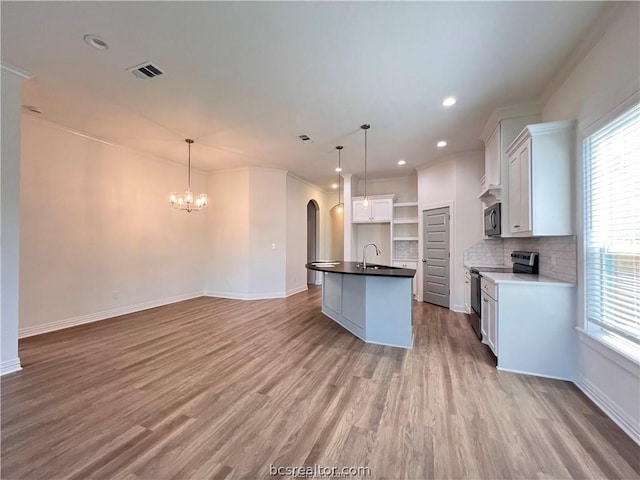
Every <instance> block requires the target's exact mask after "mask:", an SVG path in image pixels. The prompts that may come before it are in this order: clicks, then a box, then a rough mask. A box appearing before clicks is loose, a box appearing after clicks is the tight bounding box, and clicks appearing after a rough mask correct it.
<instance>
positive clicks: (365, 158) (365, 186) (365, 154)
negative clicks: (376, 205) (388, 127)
mask: <svg viewBox="0 0 640 480" xmlns="http://www.w3.org/2000/svg"><path fill="white" fill-rule="evenodd" d="M367 130H368V129H367V128H365V129H364V198H367Z"/></svg>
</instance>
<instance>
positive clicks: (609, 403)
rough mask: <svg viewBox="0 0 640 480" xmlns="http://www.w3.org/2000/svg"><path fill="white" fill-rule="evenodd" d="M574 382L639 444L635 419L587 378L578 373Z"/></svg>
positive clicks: (639, 427) (639, 429)
mask: <svg viewBox="0 0 640 480" xmlns="http://www.w3.org/2000/svg"><path fill="white" fill-rule="evenodd" d="M574 383H575V384H576V386H577V387H578V388H579V389H580V390H582V392H583V393H584V394H585V395H586V396H587V397H589V399H590V400H591V401H592V402H593V403H595V404H596V405H597V406H598V407H600V409H601V410H602V411H603V412H604V413H606V414H607V416H608V417H609V418H610V419H611V420H613V421H614V422H615V424H616V425H618V426H619V427H620V428H621V429H622V430H623V431H624V432H625V433H626V434H627V435H629V436H630V437H631V439H632V440H633V441H634V442H636V443H637V444H638V445H640V426H639V425H638V422H637V421H635V419H633V418H631V417H630V416H629V414H628V413H627V412H625V411H624V410H622V409H621V408H620V407H619V406H618V404H616V403H615V402H614V401H613V400H611V398H609V396H608V395H607V394H606V393H604V392H603V391H602V390H600V389H599V388H598V387H596V386H595V385H594V384H593V383H591V382H590V381H589V380H587V379H586V378H585V377H584V376H583V375H581V374H578V376H577V378H576V380H575V381H574Z"/></svg>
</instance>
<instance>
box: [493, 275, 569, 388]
mask: <svg viewBox="0 0 640 480" xmlns="http://www.w3.org/2000/svg"><path fill="white" fill-rule="evenodd" d="M500 276H501V275H499V274H498V275H496V277H500ZM487 277H488V275H483V277H482V281H481V289H482V290H481V291H482V293H481V295H482V321H481V331H482V337H483V342H484V343H485V344H487V345H488V346H489V348H490V349H491V350H492V351H493V353H494V354H495V356H496V357H497V359H498V365H497V367H498V369H499V370H505V371H510V372H517V373H524V374H529V375H537V376H541V377H549V378H559V379H562V380H573V378H574V373H575V348H576V347H575V285H573V284H569V283H565V282H560V281H555V280H552V279H543V278H542V277H538V276H537V275H531V277H532V278H531V280H530V281H515V280H510V281H500V280H499V279H498V280H496V281H495V282H494V281H492V280H491V279H490V278H487Z"/></svg>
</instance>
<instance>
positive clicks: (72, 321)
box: [18, 292, 203, 338]
mask: <svg viewBox="0 0 640 480" xmlns="http://www.w3.org/2000/svg"><path fill="white" fill-rule="evenodd" d="M202 295H203V292H193V293H186V294H182V295H175V296H173V297H167V298H161V299H158V300H151V301H149V302H142V303H137V304H135V305H126V306H123V307H117V308H112V309H109V310H104V311H102V312H96V313H89V314H87V315H80V316H78V317H71V318H65V319H62V320H56V321H55V322H50V323H43V324H41V325H34V326H31V327H24V328H20V329H19V332H18V338H25V337H31V336H33V335H40V334H42V333H48V332H54V331H56V330H62V329H64V328H69V327H75V326H77V325H83V324H85V323H92V322H98V321H100V320H106V319H108V318H113V317H118V316H120V315H126V314H128V313H134V312H139V311H141V310H148V309H149V308H155V307H161V306H163V305H168V304H170V303H176V302H182V301H184V300H189V299H191V298H197V297H201V296H202Z"/></svg>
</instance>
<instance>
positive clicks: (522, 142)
mask: <svg viewBox="0 0 640 480" xmlns="http://www.w3.org/2000/svg"><path fill="white" fill-rule="evenodd" d="M574 129H575V122H573V121H565V122H548V123H538V124H534V125H528V126H527V127H525V129H524V130H522V132H521V133H520V134H519V135H518V136H517V137H516V138H515V140H514V141H513V143H512V144H511V145H510V146H509V147H508V148H507V150H506V154H507V157H508V162H509V163H508V165H509V195H508V202H506V203H507V204H508V208H509V212H508V215H506V217H507V219H508V221H509V228H508V229H506V230H505V231H508V232H510V233H511V234H512V235H513V236H522V237H530V236H543V235H573V219H572V216H571V205H572V203H571V199H572V189H571V185H572V182H571V158H572V155H573V144H574V141H575V133H574ZM504 204H505V202H503V205H504Z"/></svg>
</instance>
